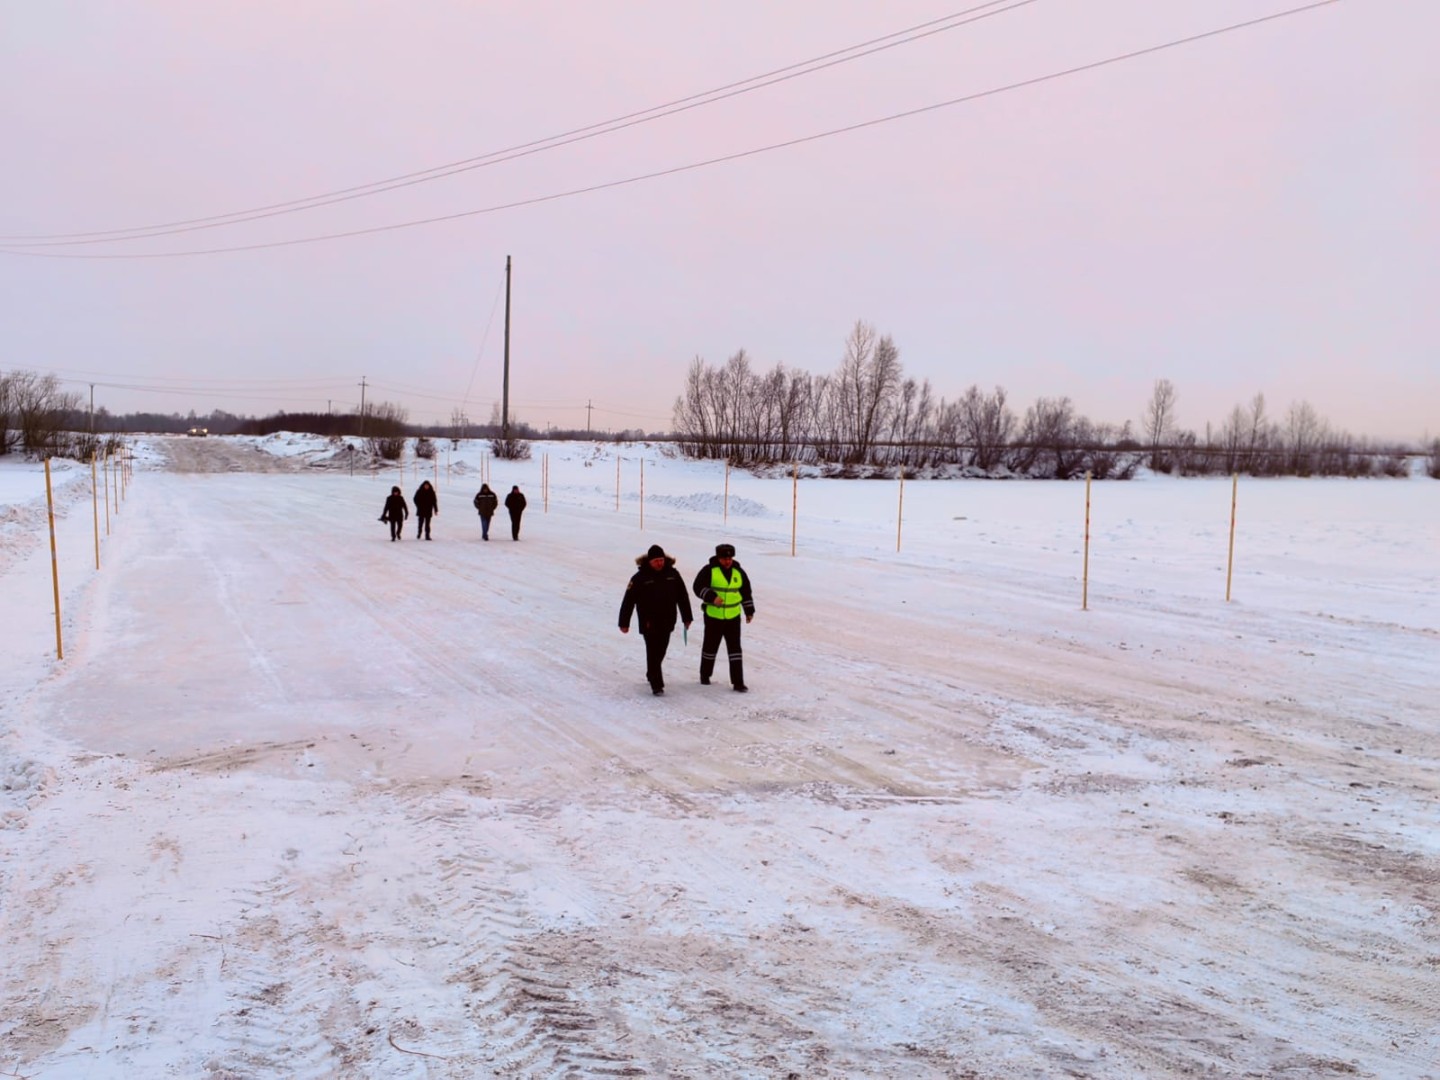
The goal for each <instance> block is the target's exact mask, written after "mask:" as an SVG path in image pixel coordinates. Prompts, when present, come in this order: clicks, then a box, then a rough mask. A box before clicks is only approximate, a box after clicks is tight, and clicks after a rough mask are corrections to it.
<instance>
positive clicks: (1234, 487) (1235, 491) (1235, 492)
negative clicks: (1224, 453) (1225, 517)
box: [1225, 472, 1240, 604]
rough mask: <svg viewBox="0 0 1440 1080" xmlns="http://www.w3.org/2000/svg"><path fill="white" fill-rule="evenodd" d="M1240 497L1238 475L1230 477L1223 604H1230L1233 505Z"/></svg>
mask: <svg viewBox="0 0 1440 1080" xmlns="http://www.w3.org/2000/svg"><path fill="white" fill-rule="evenodd" d="M1239 496H1240V474H1239V473H1238V472H1237V473H1232V474H1231V476H1230V557H1229V559H1227V560H1226V563H1225V602H1226V603H1227V604H1228V603H1229V602H1230V580H1231V577H1232V576H1233V574H1234V573H1235V503H1236V501H1237V500H1238V498H1239Z"/></svg>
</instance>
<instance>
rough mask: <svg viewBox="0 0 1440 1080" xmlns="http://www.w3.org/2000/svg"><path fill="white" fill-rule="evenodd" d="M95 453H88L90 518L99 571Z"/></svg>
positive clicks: (98, 494) (98, 507)
mask: <svg viewBox="0 0 1440 1080" xmlns="http://www.w3.org/2000/svg"><path fill="white" fill-rule="evenodd" d="M95 472H96V469H95V451H94V450H91V451H90V516H91V518H93V519H94V522H95V569H96V570H99V569H100V492H99V490H98V487H99V481H98V479H97V478H96V475H95Z"/></svg>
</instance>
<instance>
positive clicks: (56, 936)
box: [0, 435, 1440, 1080]
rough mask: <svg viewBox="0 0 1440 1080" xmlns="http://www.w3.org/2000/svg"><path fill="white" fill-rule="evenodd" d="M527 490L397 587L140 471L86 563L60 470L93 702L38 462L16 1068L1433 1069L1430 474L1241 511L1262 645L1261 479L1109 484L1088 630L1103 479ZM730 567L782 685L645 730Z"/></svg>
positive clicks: (442, 547)
mask: <svg viewBox="0 0 1440 1080" xmlns="http://www.w3.org/2000/svg"><path fill="white" fill-rule="evenodd" d="M484 449H485V448H484V446H483V444H480V443H469V444H463V445H462V446H461V447H459V448H458V449H454V450H450V449H448V448H442V450H441V458H440V459H439V460H438V461H437V462H436V463H435V464H434V465H432V466H428V469H429V472H428V475H430V476H431V478H432V479H436V480H438V482H439V483H438V486H439V488H440V500H441V512H440V516H439V518H437V520H436V524H435V530H434V540H433V541H432V542H429V543H426V542H423V541H417V540H415V539H413V534H412V533H408V532H407V535H406V538H405V540H404V542H403V543H390V542H389V541H388V539H387V538H386V533H385V526H383V525H381V524H380V523H378V522H377V521H376V518H377V516H378V514H379V511H380V504H381V501H382V499H383V496H384V493H385V492H386V491H388V489H389V486H390V484H392V483H401V484H402V487H403V490H404V491H405V494H406V496H407V498H408V497H409V496H410V494H411V493H412V492H413V491H414V489H415V487H416V486H417V484H418V477H419V476H420V475H425V474H424V473H422V472H417V470H416V469H415V467H414V464H413V463H412V464H411V467H410V468H409V469H408V471H406V472H405V474H404V477H403V479H402V478H401V474H400V472H399V471H398V470H394V469H392V470H391V471H389V472H387V473H383V474H380V475H379V476H374V475H371V474H368V473H360V474H357V475H354V476H352V475H350V474H349V472H348V464H347V459H346V458H345V457H344V455H336V453H335V448H334V447H332V446H329V445H328V444H326V443H324V442H323V441H319V440H314V439H310V438H306V437H299V436H284V435H282V436H274V437H271V438H268V439H249V440H245V439H231V438H210V439H203V440H202V439H189V440H187V439H184V438H174V439H163V438H156V439H147V440H140V441H139V442H137V444H136V453H137V462H136V466H137V467H136V471H135V474H134V477H133V480H132V482H131V484H130V485H129V487H128V488H127V489H126V491H125V493H124V499H123V502H122V503H121V504H120V506H119V507H118V508H112V516H111V522H110V529H111V531H110V533H109V535H104V532H105V524H104V506H103V503H101V504H100V513H99V517H100V520H101V525H100V531H101V533H102V537H101V545H100V546H101V556H102V560H101V561H102V568H101V569H100V570H99V571H98V572H97V571H96V569H95V565H94V536H93V531H92V529H93V524H92V523H93V521H94V519H95V517H96V515H95V513H94V512H93V504H92V498H91V491H90V472H89V469H88V467H81V466H78V465H73V464H67V463H57V465H56V472H55V485H56V491H57V503H58V511H57V529H58V547H59V551H60V574H61V609H62V612H63V628H64V644H65V659H64V660H63V661H57V660H56V658H55V631H54V622H53V601H52V585H51V578H50V569H49V542H48V539H47V536H46V523H45V513H44V502H43V491H44V487H43V477H42V476H41V475H40V473H39V471H38V467H36V466H34V465H25V464H22V463H18V462H15V461H13V460H6V461H4V462H0V608H3V611H0V614H3V619H0V642H3V649H0V957H3V958H4V963H3V965H0V1076H5V1075H14V1076H25V1077H37V1078H39V1077H44V1078H52V1077H87V1078H88V1077H142V1076H143V1077H157V1076H173V1077H195V1076H213V1077H281V1076H283V1077H332V1076H346V1077H351V1076H355V1077H361V1076H365V1077H371V1076H373V1077H416V1078H420V1077H456V1078H459V1077H466V1078H468V1077H486V1076H525V1077H531V1076H535V1077H604V1076H651V1077H696V1078H699V1077H765V1078H769V1077H800V1078H806V1080H811V1078H817V1077H833V1078H840V1077H892V1078H906V1080H908V1078H920V1077H983V1078H1013V1077H1167V1076H1194V1075H1205V1076H1263V1077H1272V1076H1290V1077H1330V1076H1336V1077H1342V1076H1343V1077H1351V1076H1363V1077H1380V1078H1386V1080H1394V1078H1419V1077H1436V1076H1440V1066H1437V1065H1436V1062H1437V1060H1440V998H1437V995H1436V987H1437V986H1440V829H1437V800H1436V795H1437V790H1440V784H1437V766H1440V720H1437V716H1440V708H1437V700H1440V483H1435V482H1433V481H1429V480H1425V479H1423V478H1417V479H1412V480H1402V481H1395V480H1385V481H1360V482H1357V481H1316V480H1312V481H1298V480H1271V481H1242V483H1241V484H1240V488H1239V506H1238V528H1237V533H1236V546H1235V571H1234V582H1233V601H1232V602H1230V603H1228V604H1227V603H1226V602H1225V599H1224V596H1225V578H1226V557H1227V542H1228V529H1229V516H1230V496H1231V488H1230V482H1229V481H1228V480H1225V481H1214V480H1185V481H1180V480H1169V479H1156V478H1142V479H1139V480H1136V481H1134V482H1130V483H1109V484H1096V485H1094V488H1093V490H1092V526H1091V532H1092V540H1091V549H1090V564H1089V565H1090V581H1089V610H1084V611H1082V610H1081V572H1082V565H1083V563H1082V555H1083V536H1084V518H1083V515H1084V485H1083V483H1069V484H1059V483H1031V482H1005V483H987V482H978V481H968V482H930V483H922V482H907V483H906V484H905V485H904V489H903V522H897V512H898V511H899V509H900V507H901V491H900V488H899V486H898V485H897V484H896V483H895V482H894V481H829V480H813V479H802V480H801V481H800V482H799V484H798V493H797V488H796V486H795V485H794V484H793V483H792V481H791V479H790V478H788V477H776V478H772V479H759V478H756V477H753V476H749V475H746V474H742V473H732V474H731V476H730V478H729V495H730V502H729V507H728V514H727V510H726V505H725V500H724V497H723V493H724V490H725V475H724V470H723V467H721V466H716V465H713V464H695V463H684V462H678V461H675V460H672V459H669V458H666V457H664V456H663V455H662V454H661V453H660V451H659V450H658V449H657V448H654V447H641V446H627V447H621V448H619V453H621V454H622V455H623V460H622V461H621V463H620V466H619V480H618V490H617V470H616V459H615V456H614V455H615V453H616V450H615V448H612V447H609V446H600V445H589V444H558V443H557V444H537V445H536V447H535V457H534V458H533V459H532V460H531V461H529V462H524V463H505V462H490V461H487V460H486V459H485V457H484ZM642 457H643V459H644V499H643V501H642V499H641V497H640V481H641V474H640V461H641V459H642ZM547 461H548V472H549V492H548V500H547V499H545V498H544V496H543V491H542V469H543V468H544V466H545V463H546V462H547ZM482 474H484V475H486V476H487V477H488V478H489V479H490V482H491V484H492V486H493V487H495V488H496V489H497V491H500V492H501V493H502V494H503V493H504V492H505V491H506V490H508V489H509V487H510V485H511V484H515V483H518V484H520V485H521V486H522V488H523V489H524V490H525V491H526V492H527V494H528V496H529V499H530V506H531V508H530V510H529V511H528V513H527V515H526V518H525V524H524V529H523V532H522V537H521V541H520V542H519V543H512V542H511V541H510V540H509V538H508V530H507V529H506V528H505V527H504V525H503V522H497V527H496V528H495V530H494V531H493V532H492V539H491V540H490V542H489V543H483V542H481V540H480V530H479V523H478V520H477V518H476V516H475V514H474V512H473V510H471V508H470V505H469V502H470V497H471V495H472V494H473V493H474V491H475V490H476V488H477V487H478V484H479V481H480V478H481V476H482ZM547 502H548V505H546V503H547ZM792 506H796V507H798V510H797V512H796V513H795V514H794V517H793V526H794V545H795V553H794V555H793V556H792V554H791V544H792V540H791V537H792ZM642 512H643V516H644V527H643V528H642V527H641V522H640V518H641V514H642ZM727 516H728V520H726V519H727ZM897 537H898V539H899V548H900V550H899V551H898V552H897V550H896V548H897ZM722 539H723V540H729V541H732V542H733V543H734V544H735V545H736V547H737V548H738V552H739V561H740V562H741V563H742V564H743V565H744V566H745V568H746V569H747V570H748V571H749V572H750V574H751V575H752V577H753V579H754V582H755V597H756V602H757V606H758V614H757V617H756V619H755V621H754V623H752V624H751V625H750V626H748V627H746V629H745V644H746V664H747V678H748V681H749V683H750V686H751V693H749V694H748V695H740V694H734V693H731V692H730V691H729V690H728V689H727V687H726V686H725V685H723V679H721V680H717V683H716V684H715V685H712V686H709V687H702V686H700V685H699V684H698V682H697V681H696V679H695V670H696V666H697V664H698V653H699V643H698V633H695V632H692V635H691V637H690V641H689V643H688V645H687V644H685V643H684V642H682V640H681V639H680V638H679V637H678V636H677V637H676V639H675V641H674V644H673V646H672V649H671V654H670V658H669V660H668V662H667V665H666V667H667V675H668V682H669V692H668V693H667V695H666V696H665V697H663V698H654V697H652V696H651V695H650V694H649V692H648V689H647V688H646V686H645V683H644V677H643V667H644V663H643V649H642V647H641V643H640V641H639V640H638V638H637V635H635V634H634V633H632V634H630V635H628V636H625V635H621V634H620V633H619V632H618V630H617V628H616V612H617V609H618V606H619V603H620V599H621V593H622V590H623V586H624V583H625V580H626V578H627V577H628V575H629V573H630V572H631V571H632V570H633V569H634V557H635V556H636V555H637V554H639V553H641V552H643V551H644V550H645V548H646V546H648V545H649V544H650V543H652V542H658V543H661V544H663V545H664V546H665V547H666V548H667V550H669V551H670V552H672V553H673V554H675V555H676V556H677V557H678V559H679V565H680V569H681V572H682V573H683V574H685V576H686V577H687V579H688V577H689V576H690V575H692V574H693V573H694V572H695V570H697V569H698V567H699V566H700V565H701V564H702V563H703V562H704V561H705V559H706V558H707V557H708V556H709V554H710V552H711V551H712V550H713V546H714V544H715V543H716V542H717V541H719V540H722ZM696 630H697V631H698V627H697V628H696Z"/></svg>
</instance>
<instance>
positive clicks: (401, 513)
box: [380, 487, 410, 540]
mask: <svg viewBox="0 0 1440 1080" xmlns="http://www.w3.org/2000/svg"><path fill="white" fill-rule="evenodd" d="M409 516H410V507H408V506H406V505H405V496H404V495H401V494H400V489H399V488H398V487H392V488H391V489H390V495H389V496H388V497H387V498H386V499H385V509H384V510H382V511H380V520H381V521H388V522H389V523H390V539H391V540H399V539H400V533H401V531H402V530H403V529H404V528H405V519H406V518H407V517H409Z"/></svg>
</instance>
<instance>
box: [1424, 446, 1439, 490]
mask: <svg viewBox="0 0 1440 1080" xmlns="http://www.w3.org/2000/svg"><path fill="white" fill-rule="evenodd" d="M1425 475H1426V476H1429V477H1431V478H1432V479H1435V480H1440V439H1436V440H1435V441H1434V442H1432V443H1431V444H1430V453H1429V455H1428V456H1427V457H1426V459H1425Z"/></svg>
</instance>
